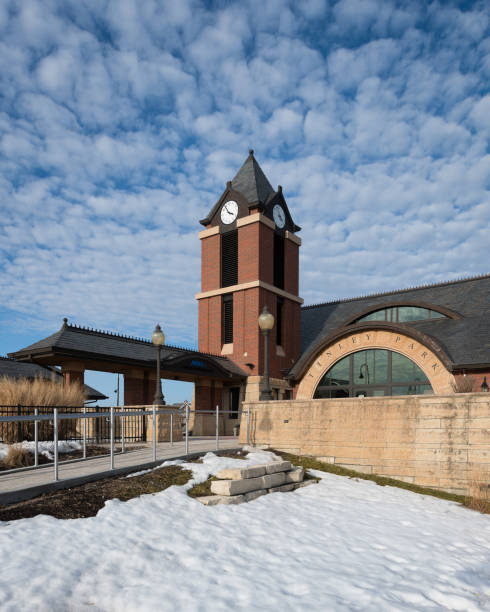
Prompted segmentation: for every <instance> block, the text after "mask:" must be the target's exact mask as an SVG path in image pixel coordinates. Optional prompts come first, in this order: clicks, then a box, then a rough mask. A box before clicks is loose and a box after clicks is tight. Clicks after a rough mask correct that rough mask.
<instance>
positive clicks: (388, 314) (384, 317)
mask: <svg viewBox="0 0 490 612" xmlns="http://www.w3.org/2000/svg"><path fill="white" fill-rule="evenodd" d="M447 318H448V317H446V315H443V314H442V313H440V312H437V310H431V309H430V308H422V307H421V306H390V307H388V308H381V309H380V310H374V311H373V312H370V313H369V314H367V315H364V316H363V317H360V318H359V319H356V321H355V323H358V322H359V321H390V322H393V323H410V322H411V321H427V320H428V319H447Z"/></svg>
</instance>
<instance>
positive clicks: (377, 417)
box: [240, 393, 490, 494]
mask: <svg viewBox="0 0 490 612" xmlns="http://www.w3.org/2000/svg"><path fill="white" fill-rule="evenodd" d="M243 407H244V413H243V418H242V424H241V428H240V441H241V442H242V443H246V441H247V423H246V415H245V413H246V410H247V408H249V409H250V411H251V415H250V443H251V444H255V445H267V446H270V447H272V448H276V449H279V450H285V451H289V452H292V453H295V454H300V455H310V456H314V457H317V458H319V459H321V460H323V461H326V462H328V463H335V464H338V465H341V466H344V467H347V468H351V469H354V470H357V471H360V472H365V473H376V474H380V475H383V476H389V477H392V478H396V479H399V480H404V481H406V482H413V483H416V484H420V485H423V486H427V487H434V488H439V489H443V490H445V491H451V492H456V493H463V494H464V493H466V492H467V485H468V482H469V481H470V480H471V477H472V474H476V473H477V472H480V473H482V470H483V472H485V471H487V473H488V470H490V394H489V393H457V394H453V395H444V396H441V395H439V396H438V395H418V396H403V397H384V398H381V397H366V398H345V399H317V400H290V401H272V402H248V403H245V404H244V406H243Z"/></svg>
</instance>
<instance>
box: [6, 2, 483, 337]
mask: <svg viewBox="0 0 490 612" xmlns="http://www.w3.org/2000/svg"><path fill="white" fill-rule="evenodd" d="M14 4H15V3H12V4H11V5H9V6H10V9H11V10H6V9H5V6H6V5H2V6H1V7H0V31H1V33H2V36H1V42H0V54H1V56H2V58H3V59H4V62H3V64H2V70H1V72H0V89H1V91H2V98H1V100H0V133H1V138H0V169H1V173H0V214H1V219H2V222H1V223H0V268H1V269H2V275H1V276H0V314H2V312H3V313H7V314H5V317H7V319H8V320H12V321H15V323H13V325H14V326H15V325H16V326H19V322H23V323H22V324H23V325H29V326H32V327H36V326H37V327H39V328H42V329H43V330H47V331H51V330H53V329H54V328H56V327H57V326H58V325H59V323H60V321H61V317H62V316H64V315H68V316H70V318H72V319H74V320H76V321H78V322H79V323H82V324H91V325H95V326H96V327H110V328H113V329H119V330H123V331H128V332H134V333H138V334H145V335H147V332H148V330H151V329H152V326H153V325H154V323H155V321H157V320H159V321H160V322H162V324H163V325H164V326H165V328H166V331H167V332H168V337H169V341H171V342H188V343H192V342H194V341H195V339H196V304H195V301H194V299H193V296H194V294H195V293H196V292H197V291H198V290H199V276H200V259H199V258H200V255H199V248H200V245H199V240H198V238H197V233H198V231H199V230H200V229H201V226H199V224H198V221H199V219H201V218H202V217H204V216H205V214H206V213H207V212H208V211H209V209H210V208H211V207H212V205H213V204H214V203H215V201H216V200H217V199H218V197H219V196H220V195H221V193H222V191H223V189H224V188H225V183H226V181H227V180H230V179H231V178H232V177H233V175H234V174H235V172H236V171H237V170H238V168H239V167H240V166H241V164H242V163H243V161H244V160H245V158H246V155H247V152H248V149H249V148H254V149H255V151H256V156H257V158H258V160H259V162H260V164H261V165H262V167H263V169H264V171H265V172H266V174H267V176H268V178H269V179H270V181H271V183H272V184H273V185H277V184H282V185H283V187H284V192H285V195H286V198H287V200H288V203H289V205H290V208H291V212H292V214H293V218H294V219H295V221H296V222H297V223H298V224H299V225H301V226H302V227H303V232H302V238H303V247H302V249H301V252H302V255H301V257H302V259H301V270H302V276H301V291H302V294H303V297H305V298H306V301H307V302H314V301H324V300H326V299H330V298H332V297H344V296H348V295H355V294H360V293H367V292H369V291H378V290H382V289H389V288H392V287H399V286H403V285H413V284H416V283H420V282H431V281H437V280H444V279H445V278H451V277H455V276H460V275H461V274H473V273H480V272H487V271H488V270H487V269H486V268H485V266H486V265H487V264H486V262H487V261H488V260H489V257H488V256H489V250H488V230H489V229H490V228H489V219H490V214H489V213H490V198H489V187H490V161H489V159H490V157H489V154H488V134H489V131H490V123H489V119H488V117H489V116H490V102H489V96H488V94H487V91H488V88H487V86H486V83H487V82H488V77H489V75H490V61H489V59H488V58H489V57H490V44H489V43H488V38H485V36H486V28H488V17H489V11H488V9H486V8H485V7H484V6H483V5H477V6H475V7H474V8H470V9H468V10H465V11H461V10H459V9H457V8H455V7H452V8H451V7H449V8H448V7H445V6H443V5H442V4H437V3H432V4H431V5H430V6H426V5H425V4H424V3H410V4H405V5H403V7H402V6H400V4H399V3H396V2H390V1H388V0H387V1H378V0H362V1H361V0H341V1H340V2H336V3H330V5H328V4H327V3H326V2H324V1H323V0H305V1H304V2H300V3H295V2H292V1H289V0H271V1H270V2H269V1H268V2H265V3H264V2H262V1H259V0H249V2H245V3H243V2H230V3H224V4H223V5H221V4H220V3H216V6H214V8H209V4H207V3H204V2H201V1H200V0H189V1H184V0H183V1H182V2H172V1H171V0H166V1H165V2H144V3H141V2H137V1H136V0H123V1H119V0H111V1H109V2H107V3H81V2H78V1H75V0H69V1H67V2H64V3H63V6H61V5H60V4H59V3H57V2H55V1H54V0H46V2H43V4H42V5H40V4H39V3H38V2H35V1H33V0H25V1H24V2H22V3H20V4H16V5H15V6H14ZM387 262H389V266H387Z"/></svg>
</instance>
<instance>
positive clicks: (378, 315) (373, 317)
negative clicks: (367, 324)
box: [359, 308, 386, 321]
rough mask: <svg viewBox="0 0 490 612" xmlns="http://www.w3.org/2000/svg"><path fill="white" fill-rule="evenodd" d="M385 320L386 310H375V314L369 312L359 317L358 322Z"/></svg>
mask: <svg viewBox="0 0 490 612" xmlns="http://www.w3.org/2000/svg"><path fill="white" fill-rule="evenodd" d="M385 320H386V310H385V309H384V308H383V310H376V312H371V313H370V314H368V315H366V316H365V317H361V318H360V319H359V321H385Z"/></svg>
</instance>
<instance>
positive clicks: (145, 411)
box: [0, 402, 250, 480]
mask: <svg viewBox="0 0 490 612" xmlns="http://www.w3.org/2000/svg"><path fill="white" fill-rule="evenodd" d="M192 413H194V414H195V415H205V414H208V415H215V417H216V421H215V423H216V424H215V438H216V450H219V441H220V434H219V418H220V416H224V415H225V414H230V413H232V411H230V410H220V408H219V406H216V409H215V410H191V409H190V404H189V403H187V402H184V404H183V405H182V406H181V407H180V408H179V409H170V408H162V407H161V406H156V405H153V406H144V407H129V409H127V407H124V409H123V407H121V406H111V407H110V408H108V410H106V411H99V412H87V409H86V407H84V408H83V411H82V412H70V413H63V412H62V411H60V409H59V408H53V412H52V414H39V411H38V409H37V408H34V411H33V413H32V414H28V415H21V416H18V415H9V416H0V423H25V422H34V465H33V466H28V467H22V468H14V469H10V470H4V471H2V472H0V475H1V474H7V473H12V472H19V471H25V470H29V469H31V470H32V469H36V468H39V467H42V466H41V465H40V464H39V442H40V440H39V423H40V422H42V421H49V422H51V424H52V426H53V439H52V441H53V457H54V460H53V468H54V480H59V474H58V472H59V463H60V461H59V452H58V442H59V441H60V440H59V437H58V434H59V429H60V422H61V421H63V420H65V419H71V420H73V419H77V420H78V419H79V420H80V421H81V422H82V431H83V435H82V438H81V444H82V457H81V458H80V459H71V460H69V461H63V462H62V463H74V462H76V461H84V460H88V459H95V458H97V457H98V458H100V457H101V455H98V456H94V457H87V440H88V436H87V423H88V421H89V420H90V419H97V418H100V417H105V418H107V419H108V420H109V423H110V427H109V429H110V444H109V453H108V455H107V456H108V457H109V460H110V469H111V470H114V456H115V455H116V454H122V453H125V452H126V440H125V420H126V419H127V418H129V417H144V418H151V422H152V449H153V461H157V416H158V415H169V416H170V428H169V429H170V432H169V434H170V435H169V443H170V446H171V447H173V446H174V418H175V417H176V416H178V417H180V419H183V422H184V431H183V436H184V441H185V454H186V455H188V454H189V438H190V435H189V421H190V415H191V414H192ZM233 414H236V412H235V411H233ZM246 416H247V444H248V443H249V431H250V427H249V425H250V418H249V412H248V411H247V413H246ZM116 419H120V428H119V433H120V435H119V436H118V438H119V439H120V443H121V450H120V451H119V453H117V452H116V451H115V442H114V438H115V431H116V427H115V425H116ZM49 441H51V440H49ZM102 456H103V455H102ZM45 465H46V464H45Z"/></svg>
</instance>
